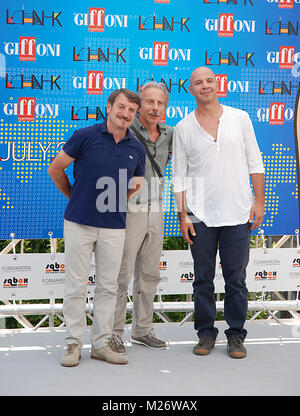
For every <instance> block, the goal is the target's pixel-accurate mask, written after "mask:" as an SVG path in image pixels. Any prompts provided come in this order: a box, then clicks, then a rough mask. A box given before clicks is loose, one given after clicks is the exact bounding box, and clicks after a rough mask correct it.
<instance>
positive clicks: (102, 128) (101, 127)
mask: <svg viewBox="0 0 300 416" xmlns="http://www.w3.org/2000/svg"><path fill="white" fill-rule="evenodd" d="M97 126H98V129H99V131H100V132H101V133H105V134H111V133H110V132H109V131H108V130H107V119H105V120H104V121H103V122H102V123H99V124H97ZM124 139H128V140H135V138H134V136H133V135H132V134H131V132H130V130H129V129H127V130H126V134H125V136H124V137H123V139H122V140H124Z"/></svg>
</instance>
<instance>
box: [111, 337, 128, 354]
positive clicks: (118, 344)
mask: <svg viewBox="0 0 300 416" xmlns="http://www.w3.org/2000/svg"><path fill="white" fill-rule="evenodd" d="M108 345H109V346H110V347H111V349H112V350H113V351H114V352H118V353H119V354H126V348H125V346H124V343H123V340H122V338H121V337H120V336H119V335H117V334H112V336H111V337H110V339H109V341H108Z"/></svg>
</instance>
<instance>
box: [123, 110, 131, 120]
mask: <svg viewBox="0 0 300 416" xmlns="http://www.w3.org/2000/svg"><path fill="white" fill-rule="evenodd" d="M123 117H126V118H130V110H129V108H127V107H125V108H123Z"/></svg>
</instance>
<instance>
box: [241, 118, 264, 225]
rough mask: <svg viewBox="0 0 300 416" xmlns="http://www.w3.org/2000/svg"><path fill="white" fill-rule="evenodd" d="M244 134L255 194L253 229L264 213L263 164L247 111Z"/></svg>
mask: <svg viewBox="0 0 300 416" xmlns="http://www.w3.org/2000/svg"><path fill="white" fill-rule="evenodd" d="M244 135H245V149H246V156H247V163H248V169H249V174H250V177H251V182H252V185H253V189H254V194H255V202H254V204H253V205H252V208H251V211H250V218H249V222H251V223H253V224H252V227H251V230H255V229H256V228H257V227H258V226H259V225H260V224H261V223H262V221H263V218H264V213H265V191H264V165H263V161H262V157H261V153H260V150H259V147H258V144H257V140H256V136H255V132H254V128H253V125H252V122H251V120H250V117H249V115H248V114H247V113H245V129H244ZM254 219H255V220H254Z"/></svg>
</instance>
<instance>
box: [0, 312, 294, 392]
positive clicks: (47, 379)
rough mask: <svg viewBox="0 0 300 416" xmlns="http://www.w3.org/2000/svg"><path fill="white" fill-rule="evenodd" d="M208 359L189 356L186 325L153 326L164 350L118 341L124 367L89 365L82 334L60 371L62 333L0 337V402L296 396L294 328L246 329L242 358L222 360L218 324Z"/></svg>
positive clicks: (259, 325)
mask: <svg viewBox="0 0 300 416" xmlns="http://www.w3.org/2000/svg"><path fill="white" fill-rule="evenodd" d="M216 326H217V327H218V328H219V331H220V332H219V336H218V339H217V343H216V347H215V349H214V350H213V352H212V353H211V355H209V356H206V357H199V356H196V355H194V354H193V353H192V347H193V345H195V343H196V342H197V337H196V334H195V331H194V329H193V323H189V322H187V323H185V324H184V325H183V326H179V324H175V323H174V324H172V323H171V324H155V331H156V334H157V336H158V337H161V338H162V339H165V340H167V341H168V348H167V349H166V350H159V351H155V350H151V349H148V348H146V347H143V346H140V345H136V344H131V343H130V342H129V340H130V328H129V327H128V328H126V331H125V340H126V345H127V350H128V356H129V364H128V365H123V366H118V365H113V364H109V363H106V362H103V361H96V360H91V359H90V341H89V329H88V330H87V334H86V344H85V345H84V348H83V351H82V358H81V360H80V364H79V366H77V367H73V368H64V367H62V366H61V365H60V358H61V355H62V353H63V348H64V338H65V330H63V329H40V330H38V331H37V332H29V331H28V330H1V331H0V363H1V366H0V368H1V378H0V395H1V396H15V395H21V396H207V395H208V396H218V395H221V396H233V395H238V396H242V395H243V396H245V395H246V396H252V395H258V396H278V395H281V396H299V395H300V359H299V357H300V322H299V321H295V320H286V321H284V324H278V323H276V322H275V321H255V322H249V323H247V324H246V329H247V330H248V337H247V339H246V343H245V344H246V348H247V351H248V356H247V358H245V359H242V360H235V359H232V358H230V357H229V356H228V355H227V352H226V341H225V336H224V329H225V328H226V324H225V323H224V322H217V324H216Z"/></svg>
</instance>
